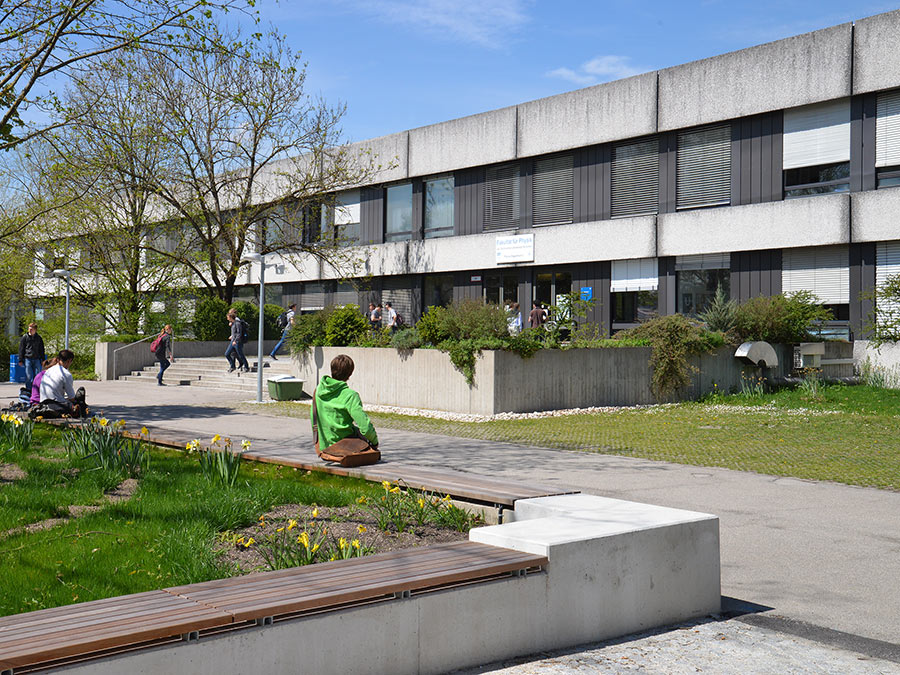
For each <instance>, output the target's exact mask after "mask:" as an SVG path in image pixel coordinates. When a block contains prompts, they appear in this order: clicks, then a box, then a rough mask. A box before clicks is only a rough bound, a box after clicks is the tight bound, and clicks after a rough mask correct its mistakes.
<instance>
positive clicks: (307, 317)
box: [287, 309, 328, 354]
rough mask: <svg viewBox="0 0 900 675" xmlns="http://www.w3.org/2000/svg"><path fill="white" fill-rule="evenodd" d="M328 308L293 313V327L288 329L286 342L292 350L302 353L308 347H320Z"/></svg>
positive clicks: (323, 338)
mask: <svg viewBox="0 0 900 675" xmlns="http://www.w3.org/2000/svg"><path fill="white" fill-rule="evenodd" d="M327 320H328V310H327V309H324V310H322V311H320V312H311V313H310V314H295V315H294V327H293V328H291V329H290V330H289V331H288V338H287V342H288V345H289V346H290V348H291V351H292V352H297V353H298V354H299V353H302V352H305V351H306V350H307V349H309V348H310V347H322V346H324V345H325V344H326V342H325V323H326V321H327Z"/></svg>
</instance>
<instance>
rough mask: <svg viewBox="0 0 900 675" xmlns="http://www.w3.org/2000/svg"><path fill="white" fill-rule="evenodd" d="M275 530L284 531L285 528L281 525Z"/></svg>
mask: <svg viewBox="0 0 900 675" xmlns="http://www.w3.org/2000/svg"><path fill="white" fill-rule="evenodd" d="M275 531H276V532H284V528H283V527H279V528H276V529H275Z"/></svg>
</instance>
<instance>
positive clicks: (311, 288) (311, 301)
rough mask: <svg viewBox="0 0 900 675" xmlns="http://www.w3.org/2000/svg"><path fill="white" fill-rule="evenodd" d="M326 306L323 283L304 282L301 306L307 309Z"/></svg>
mask: <svg viewBox="0 0 900 675" xmlns="http://www.w3.org/2000/svg"><path fill="white" fill-rule="evenodd" d="M324 307H325V287H324V286H323V285H322V284H303V292H302V294H301V295H300V308H301V309H305V310H311V309H323V308H324Z"/></svg>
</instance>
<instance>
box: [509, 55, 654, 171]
mask: <svg viewBox="0 0 900 675" xmlns="http://www.w3.org/2000/svg"><path fill="white" fill-rule="evenodd" d="M655 132H656V72H655V71H654V72H650V73H644V74H643V75H637V76H635V77H629V78H626V79H624V80H617V81H615V82H609V83H606V84H598V85H597V86H595V87H589V88H587V89H579V90H577V91H573V92H567V93H565V94H559V95H558V96H551V97H549V98H542V99H539V100H537V101H531V102H529V103H525V104H523V105H520V106H519V135H518V155H519V157H530V156H533V155H540V154H543V153H548V152H556V151H557V150H569V149H571V148H580V147H583V146H586V145H594V144H596V143H605V142H607V141H614V140H618V139H623V138H633V137H635V136H643V135H646V134H652V133H655Z"/></svg>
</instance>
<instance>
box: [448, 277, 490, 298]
mask: <svg viewBox="0 0 900 675" xmlns="http://www.w3.org/2000/svg"><path fill="white" fill-rule="evenodd" d="M473 276H477V277H481V278H482V279H483V278H484V274H483V273H482V272H481V271H479V270H468V271H466V272H456V274H454V275H453V299H454V300H455V301H457V302H459V301H461V300H481V298H482V291H481V285H482V281H481V279H479V280H478V281H472V277H473Z"/></svg>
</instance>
